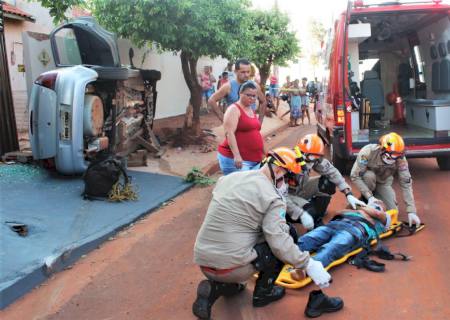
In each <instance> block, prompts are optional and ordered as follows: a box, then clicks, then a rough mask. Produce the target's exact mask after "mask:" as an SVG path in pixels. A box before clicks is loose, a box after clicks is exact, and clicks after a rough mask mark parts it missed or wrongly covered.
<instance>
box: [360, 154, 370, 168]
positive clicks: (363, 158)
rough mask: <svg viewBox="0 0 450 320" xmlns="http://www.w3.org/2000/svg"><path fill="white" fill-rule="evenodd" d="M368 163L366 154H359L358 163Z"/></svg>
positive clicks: (364, 164) (365, 164) (363, 164)
mask: <svg viewBox="0 0 450 320" xmlns="http://www.w3.org/2000/svg"><path fill="white" fill-rule="evenodd" d="M368 163H369V159H367V157H366V156H361V158H359V164H360V165H362V166H367V164H368Z"/></svg>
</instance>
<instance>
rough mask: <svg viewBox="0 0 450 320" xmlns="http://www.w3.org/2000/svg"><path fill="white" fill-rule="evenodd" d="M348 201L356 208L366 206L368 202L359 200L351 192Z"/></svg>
mask: <svg viewBox="0 0 450 320" xmlns="http://www.w3.org/2000/svg"><path fill="white" fill-rule="evenodd" d="M347 201H348V204H349V205H350V206H351V207H352V208H353V209H356V206H357V205H358V206H361V207H365V206H366V204H365V203H364V202H362V201H361V200H358V199H357V198H356V197H355V196H354V195H352V194H351V193H349V194H348V195H347Z"/></svg>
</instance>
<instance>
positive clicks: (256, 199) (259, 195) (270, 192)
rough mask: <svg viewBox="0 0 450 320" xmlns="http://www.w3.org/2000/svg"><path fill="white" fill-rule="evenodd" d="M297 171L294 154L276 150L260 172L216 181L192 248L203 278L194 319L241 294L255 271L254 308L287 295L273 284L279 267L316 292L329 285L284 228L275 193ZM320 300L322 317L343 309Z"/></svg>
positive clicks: (281, 207)
mask: <svg viewBox="0 0 450 320" xmlns="http://www.w3.org/2000/svg"><path fill="white" fill-rule="evenodd" d="M300 171H301V168H300V165H299V164H298V163H297V157H296V155H295V153H294V151H292V150H291V149H289V148H276V149H274V150H273V151H272V152H270V153H269V155H268V157H267V158H266V161H265V164H264V165H263V167H262V168H260V169H258V170H252V171H242V172H235V173H231V174H229V175H227V176H223V177H221V178H220V179H219V180H218V182H217V185H216V187H215V188H214V190H213V197H212V200H211V202H210V205H209V207H208V211H207V213H206V216H205V220H204V221H203V224H202V226H201V228H200V231H199V233H198V235H197V239H196V242H195V246H194V262H195V263H196V264H198V265H199V266H200V269H201V271H202V272H203V274H204V275H205V276H206V278H207V280H203V281H201V282H200V284H199V285H198V288H197V299H196V301H195V302H194V304H193V306H192V311H193V313H194V315H196V316H197V317H199V318H200V319H209V318H210V316H211V307H212V305H213V304H214V302H215V301H216V300H217V298H219V297H220V296H231V295H234V294H237V293H239V292H241V291H242V290H244V288H245V286H244V284H243V283H245V282H246V281H247V280H248V279H249V278H251V277H252V275H253V274H254V273H255V272H257V271H259V276H258V279H257V280H256V284H255V289H254V292H253V306H255V307H263V306H265V305H267V304H269V303H271V302H273V301H276V300H279V299H281V298H282V297H283V296H284V292H285V290H284V288H283V287H280V286H277V285H275V284H274V282H275V280H276V278H277V276H278V274H279V272H280V271H281V268H282V266H283V263H289V264H292V265H293V266H294V267H295V268H299V269H302V270H305V272H306V273H307V274H308V275H309V276H310V277H311V278H312V279H313V281H314V283H316V284H317V285H319V286H320V287H327V286H328V285H329V282H330V279H331V276H330V274H329V273H328V272H327V271H326V270H325V269H324V268H323V266H322V264H321V263H320V262H317V261H315V260H314V259H312V258H310V256H309V253H308V252H302V251H300V249H299V248H298V246H297V244H296V243H294V241H293V238H292V237H291V236H290V234H289V226H288V225H287V223H286V219H285V215H286V205H285V200H284V199H283V197H282V195H281V194H282V191H280V190H279V189H284V187H283V186H284V185H285V184H284V176H285V175H286V174H287V173H288V172H292V173H299V172H300ZM280 260H281V261H280ZM322 298H323V299H325V302H324V303H323V305H325V306H326V309H327V310H325V311H324V312H332V311H337V310H339V309H340V308H342V304H343V303H342V300H341V299H339V298H330V297H328V296H325V295H324V294H323V295H322ZM322 311H323V310H322Z"/></svg>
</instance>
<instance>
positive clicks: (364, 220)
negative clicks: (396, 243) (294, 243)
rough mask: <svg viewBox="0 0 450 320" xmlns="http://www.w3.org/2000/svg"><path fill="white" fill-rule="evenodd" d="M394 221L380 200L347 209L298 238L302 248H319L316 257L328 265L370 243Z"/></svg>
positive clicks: (314, 250) (324, 264)
mask: <svg viewBox="0 0 450 320" xmlns="http://www.w3.org/2000/svg"><path fill="white" fill-rule="evenodd" d="M390 224H391V218H390V216H389V214H388V213H386V207H385V205H384V203H383V202H382V201H380V200H378V201H375V202H372V203H371V204H370V205H368V206H365V207H361V209H360V210H351V209H347V210H343V211H341V212H339V214H338V215H337V216H336V217H335V218H334V219H333V220H332V221H331V222H329V223H328V224H326V225H323V226H321V227H318V228H316V229H314V230H312V231H310V232H308V233H306V234H305V235H303V236H302V237H300V238H299V240H298V246H299V248H300V250H302V251H313V252H316V255H315V256H314V260H317V261H320V262H322V264H323V266H324V267H326V266H328V265H329V264H330V263H331V262H333V261H335V260H337V259H340V258H341V257H343V256H344V255H346V254H347V253H349V252H351V251H353V250H355V249H357V248H359V247H361V246H364V245H365V244H368V243H370V241H371V240H373V239H376V238H377V237H378V236H379V235H380V234H381V233H383V232H384V231H386V230H387V229H388V228H389V226H390Z"/></svg>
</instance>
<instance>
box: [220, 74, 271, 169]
mask: <svg viewBox="0 0 450 320" xmlns="http://www.w3.org/2000/svg"><path fill="white" fill-rule="evenodd" d="M256 98H257V89H256V84H255V83H254V82H253V81H247V82H245V83H243V84H242V85H241V87H240V88H239V100H238V101H237V102H236V103H234V104H232V105H230V106H229V107H228V108H227V111H226V112H225V115H224V119H223V127H224V129H225V140H224V141H223V142H222V143H221V144H220V145H219V148H218V155H217V158H218V160H219V165H220V169H221V170H222V172H223V174H224V175H227V174H229V173H231V172H234V171H238V170H249V169H251V168H252V167H254V166H256V165H257V164H258V163H259V162H261V160H262V159H263V158H264V140H263V137H262V135H261V132H260V130H261V123H260V122H259V119H258V117H257V115H256V114H255V112H254V111H253V110H252V108H251V105H252V104H253V103H255V100H256Z"/></svg>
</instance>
